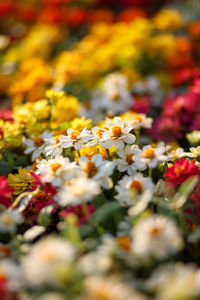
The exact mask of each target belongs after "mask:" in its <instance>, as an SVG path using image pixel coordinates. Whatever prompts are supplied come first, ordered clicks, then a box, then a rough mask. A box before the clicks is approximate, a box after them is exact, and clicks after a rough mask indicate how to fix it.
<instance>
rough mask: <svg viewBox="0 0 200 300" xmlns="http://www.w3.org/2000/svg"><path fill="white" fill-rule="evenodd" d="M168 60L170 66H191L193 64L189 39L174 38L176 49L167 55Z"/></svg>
mask: <svg viewBox="0 0 200 300" xmlns="http://www.w3.org/2000/svg"><path fill="white" fill-rule="evenodd" d="M168 62H169V64H170V66H171V67H172V68H179V67H191V66H193V65H194V58H193V55H192V44H191V41H190V40H189V39H188V38H186V37H183V36H182V37H178V38H177V39H176V50H175V52H174V53H173V54H172V55H171V56H170V57H169V59H168Z"/></svg>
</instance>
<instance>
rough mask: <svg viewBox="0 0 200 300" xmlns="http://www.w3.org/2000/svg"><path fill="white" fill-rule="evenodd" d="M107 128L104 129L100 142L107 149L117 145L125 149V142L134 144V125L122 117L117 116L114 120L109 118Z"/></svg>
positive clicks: (118, 147)
mask: <svg viewBox="0 0 200 300" xmlns="http://www.w3.org/2000/svg"><path fill="white" fill-rule="evenodd" d="M106 125H107V128H103V129H102V137H101V138H100V142H101V144H102V146H103V147H104V148H106V149H108V148H110V147H112V146H113V145H115V146H116V148H117V149H123V148H124V146H125V144H133V143H134V142H135V140H136V138H135V136H134V135H133V134H131V133H130V131H131V130H132V129H133V128H132V126H129V125H128V126H127V124H126V123H125V122H124V121H122V119H121V118H119V117H115V118H114V119H113V120H109V119H108V120H107V122H106Z"/></svg>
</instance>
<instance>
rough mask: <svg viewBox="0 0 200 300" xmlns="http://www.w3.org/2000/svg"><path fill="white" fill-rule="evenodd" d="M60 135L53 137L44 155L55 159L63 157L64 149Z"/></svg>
mask: <svg viewBox="0 0 200 300" xmlns="http://www.w3.org/2000/svg"><path fill="white" fill-rule="evenodd" d="M59 138H60V135H58V136H54V137H51V138H50V139H49V140H48V142H47V144H46V146H45V149H44V153H45V155H46V156H47V157H55V156H58V155H61V153H62V152H63V148H62V147H61V141H60V140H59Z"/></svg>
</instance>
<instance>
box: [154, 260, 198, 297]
mask: <svg viewBox="0 0 200 300" xmlns="http://www.w3.org/2000/svg"><path fill="white" fill-rule="evenodd" d="M148 285H149V287H150V288H151V289H153V290H154V291H155V292H156V300H178V299H181V300H189V299H198V298H199V296H200V269H199V268H197V267H196V266H195V265H193V264H183V263H181V262H180V263H176V264H167V265H163V266H161V267H159V268H158V269H157V270H156V271H155V272H154V273H153V275H152V276H151V278H150V279H149V282H148Z"/></svg>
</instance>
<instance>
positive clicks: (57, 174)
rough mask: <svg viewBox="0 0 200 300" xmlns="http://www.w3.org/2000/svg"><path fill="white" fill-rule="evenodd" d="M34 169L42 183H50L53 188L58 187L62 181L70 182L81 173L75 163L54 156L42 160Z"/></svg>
mask: <svg viewBox="0 0 200 300" xmlns="http://www.w3.org/2000/svg"><path fill="white" fill-rule="evenodd" d="M36 167H37V171H36V172H37V174H40V175H42V181H43V182H49V183H52V184H53V185H54V186H60V185H61V184H62V182H63V181H64V180H71V179H72V178H73V177H75V176H77V175H78V174H79V173H80V171H81V168H80V167H78V166H77V165H76V162H70V161H69V159H68V158H66V157H63V156H56V157H55V158H52V159H49V160H46V159H43V160H41V161H40V162H39V163H38V164H37V165H36Z"/></svg>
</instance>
